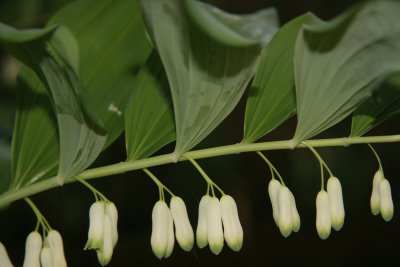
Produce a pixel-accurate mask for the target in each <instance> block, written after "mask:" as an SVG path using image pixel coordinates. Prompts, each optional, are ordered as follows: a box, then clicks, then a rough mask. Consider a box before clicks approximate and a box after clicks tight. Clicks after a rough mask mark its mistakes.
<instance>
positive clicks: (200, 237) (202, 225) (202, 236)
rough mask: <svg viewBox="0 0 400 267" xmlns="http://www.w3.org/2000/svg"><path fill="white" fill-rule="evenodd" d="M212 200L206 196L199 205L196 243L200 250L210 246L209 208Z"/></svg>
mask: <svg viewBox="0 0 400 267" xmlns="http://www.w3.org/2000/svg"><path fill="white" fill-rule="evenodd" d="M210 199H211V197H210V196H209V195H205V196H203V197H202V198H201V200H200V204H199V218H198V222H197V229H196V242H197V246H198V247H199V248H204V247H205V246H207V244H208V230H207V206H208V201H209V200H210Z"/></svg>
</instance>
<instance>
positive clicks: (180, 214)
mask: <svg viewBox="0 0 400 267" xmlns="http://www.w3.org/2000/svg"><path fill="white" fill-rule="evenodd" d="M169 206H170V208H171V214H172V219H173V220H174V224H175V235H176V240H177V241H178V243H179V245H180V246H181V248H182V249H183V250H185V251H190V250H191V249H192V248H193V243H194V234H193V228H192V226H191V225H190V221H189V217H188V214H187V210H186V205H185V202H183V200H182V199H181V198H180V197H176V196H174V197H172V198H171V201H170V204H169Z"/></svg>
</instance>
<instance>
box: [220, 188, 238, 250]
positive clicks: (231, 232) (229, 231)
mask: <svg viewBox="0 0 400 267" xmlns="http://www.w3.org/2000/svg"><path fill="white" fill-rule="evenodd" d="M220 203H221V216H222V223H223V225H224V237H225V241H226V243H227V244H228V246H229V247H230V248H231V249H232V250H233V251H239V250H240V249H241V248H242V244H243V229H242V225H241V224H240V220H239V215H238V211H237V207H236V203H235V200H234V199H233V198H232V197H231V196H228V195H224V196H222V197H221V200H220Z"/></svg>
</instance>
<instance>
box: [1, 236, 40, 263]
mask: <svg viewBox="0 0 400 267" xmlns="http://www.w3.org/2000/svg"><path fill="white" fill-rule="evenodd" d="M41 249H42V236H41V235H40V234H39V233H38V232H37V231H34V232H31V233H30V234H29V235H28V237H27V238H26V243H25V258H24V264H23V267H40V251H41ZM0 266H2V265H0Z"/></svg>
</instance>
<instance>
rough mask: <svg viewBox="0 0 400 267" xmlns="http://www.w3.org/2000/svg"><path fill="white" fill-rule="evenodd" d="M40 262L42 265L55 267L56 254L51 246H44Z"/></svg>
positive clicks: (43, 266)
mask: <svg viewBox="0 0 400 267" xmlns="http://www.w3.org/2000/svg"><path fill="white" fill-rule="evenodd" d="M40 263H41V264H42V267H55V266H56V265H54V256H53V253H52V251H51V249H50V247H47V246H46V247H43V248H42V250H41V251H40Z"/></svg>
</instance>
